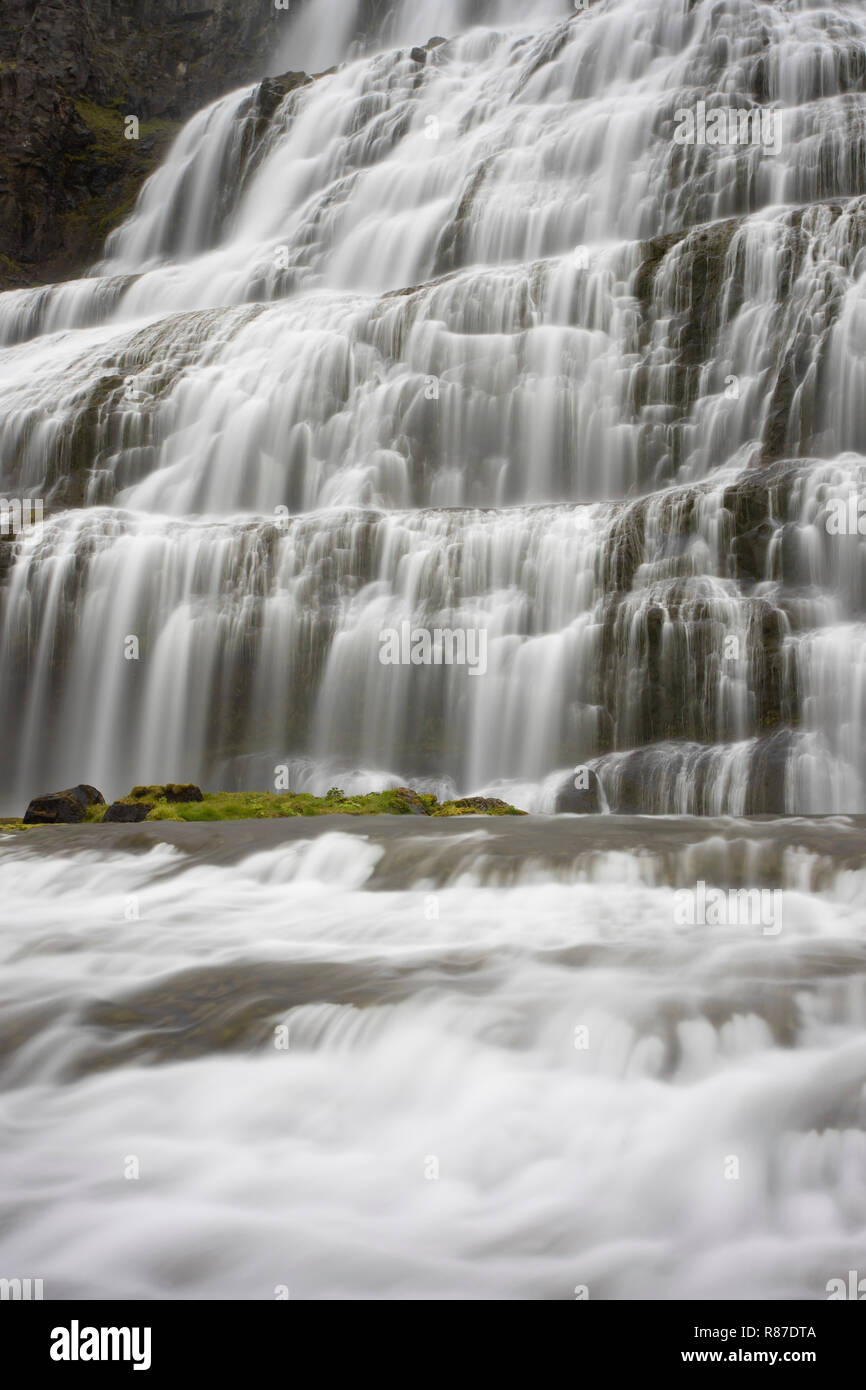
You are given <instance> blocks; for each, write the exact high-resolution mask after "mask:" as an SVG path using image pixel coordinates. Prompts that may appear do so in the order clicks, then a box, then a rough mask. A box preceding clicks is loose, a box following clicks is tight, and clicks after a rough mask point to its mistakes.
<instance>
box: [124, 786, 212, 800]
mask: <svg viewBox="0 0 866 1390" xmlns="http://www.w3.org/2000/svg"><path fill="white" fill-rule="evenodd" d="M129 795H130V798H131V799H133V800H135V801H203V800H204V794H203V792H202V789H201V787H197V786H196V785H195V784H194V783H193V782H166V783H165V785H164V786H162V785H159V786H148V787H145V786H141V787H133V789H132V791H131V792H130V793H129Z"/></svg>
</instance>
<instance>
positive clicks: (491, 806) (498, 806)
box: [431, 796, 528, 816]
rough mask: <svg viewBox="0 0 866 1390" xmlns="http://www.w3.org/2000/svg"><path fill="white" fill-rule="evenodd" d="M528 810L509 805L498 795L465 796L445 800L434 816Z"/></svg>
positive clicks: (514, 813)
mask: <svg viewBox="0 0 866 1390" xmlns="http://www.w3.org/2000/svg"><path fill="white" fill-rule="evenodd" d="M527 814H528V812H526V811H519V810H518V809H517V807H516V806H509V804H508V802H507V801H502V800H500V798H499V797H498V796H464V797H460V798H459V799H458V800H457V801H443V803H442V805H441V806H438V807H437V808H436V810H435V811H432V812H431V815H434V816H525V815H527Z"/></svg>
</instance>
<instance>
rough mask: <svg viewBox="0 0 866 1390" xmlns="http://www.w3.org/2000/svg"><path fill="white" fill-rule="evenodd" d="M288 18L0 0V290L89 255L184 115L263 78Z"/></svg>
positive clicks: (215, 1)
mask: <svg viewBox="0 0 866 1390" xmlns="http://www.w3.org/2000/svg"><path fill="white" fill-rule="evenodd" d="M285 19H286V16H285V14H284V13H283V12H280V11H277V10H276V9H275V7H274V5H273V4H267V3H261V4H256V5H250V4H244V3H242V0H210V3H209V5H208V6H207V7H205V6H202V5H201V3H200V0H148V3H147V5H146V6H143V5H141V4H140V3H139V2H138V0H47V2H43V3H39V0H3V7H2V16H0V290H2V289H12V288H16V287H18V286H24V285H32V284H39V283H42V282H45V281H50V280H59V279H67V278H70V277H73V276H74V275H76V274H78V273H80V272H81V271H82V270H84V269H85V268H86V267H87V266H88V265H89V264H90V263H91V262H92V261H93V260H95V259H96V258H97V256H98V254H99V251H100V249H101V246H102V243H103V241H104V239H105V236H106V234H107V233H108V232H109V231H110V230H111V229H112V227H113V226H116V225H117V224H118V223H119V222H120V221H122V219H123V217H124V216H125V215H126V213H127V212H128V211H129V210H130V208H131V205H132V203H133V201H134V199H135V196H136V194H137V193H138V190H139V188H140V187H141V184H142V182H143V181H144V179H145V178H146V177H147V176H148V174H150V173H151V172H152V171H153V169H154V168H155V167H156V165H157V163H158V162H159V159H160V158H161V156H162V154H163V153H164V151H165V148H166V146H167V145H168V143H169V141H170V140H171V139H172V138H173V136H174V134H175V133H176V131H177V130H178V128H179V126H180V123H181V122H182V121H184V120H186V119H187V118H188V117H189V116H191V115H192V114H193V112H194V111H196V110H198V108H199V107H201V106H203V105H205V104H206V103H207V102H209V101H212V100H215V99H216V98H217V97H218V96H221V95H223V94H224V93H225V92H228V91H231V90H233V89H234V88H236V87H239V86H242V85H243V84H244V83H245V82H252V81H255V80H256V78H258V77H260V76H261V75H262V73H263V72H264V71H265V68H266V62H267V56H268V55H269V54H270V53H272V52H273V51H274V50H275V48H276V45H277V43H278V41H279V38H280V34H281V32H282V30H283V29H284V26H285ZM281 21H282V25H281ZM128 115H135V116H137V117H138V120H139V122H140V130H139V139H138V140H130V139H126V138H125V134H124V118H125V117H126V116H128Z"/></svg>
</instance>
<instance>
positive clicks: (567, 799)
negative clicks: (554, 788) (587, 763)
mask: <svg viewBox="0 0 866 1390" xmlns="http://www.w3.org/2000/svg"><path fill="white" fill-rule="evenodd" d="M581 773H582V775H577V776H574V777H570V778H569V779H568V781H567V782H563V784H562V786H561V787H560V788H559V790H558V792H557V793H556V805H555V810H556V814H557V815H563V814H568V813H570V814H572V815H578V816H597V815H599V814H600V813H601V811H602V809H603V807H602V799H601V783H600V782H599V780H598V776H597V775H596V773H594V772H593V770H592V768H591V767H586V768H583V769H581ZM583 782H586V786H583V785H582V783H583Z"/></svg>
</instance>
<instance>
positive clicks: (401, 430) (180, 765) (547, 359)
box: [0, 0, 866, 1370]
mask: <svg viewBox="0 0 866 1390" xmlns="http://www.w3.org/2000/svg"><path fill="white" fill-rule="evenodd" d="M193 3H194V0H190V4H193ZM39 8H40V9H42V8H45V7H39ZM121 8H123V7H121ZM206 13H209V12H206ZM237 13H238V10H237V9H236V8H235V7H234V6H231V7H229V8H227V9H226V10H221V11H220V17H221V22H222V21H224V22H225V23H227V24H229V25H230V24H231V23H232V16H234V15H236V14H237ZM124 14H125V10H124ZM183 14H184V16H185V18H186V20H187V22H189V23H192V24H195V23H197V22H198V21H199V20H200V19H201V15H200V14H199V13H198V12H197V11H194V10H189V11H186V9H185V8H183ZM226 14H228V19H227V20H226V18H225V17H226ZM268 14H269V18H270V20H273V19H274V15H273V14H272V13H271V9H270V6H269V5H268ZM283 21H284V23H283ZM44 22H45V23H48V22H50V21H44ZM124 22H127V21H126V20H124ZM128 22H129V24H130V25H134V23H135V21H134V20H133V19H131V18H130V19H129V21H128ZM276 22H277V23H278V24H283V34H282V42H281V43H280V44H278V45H275V46H274V50H273V52H272V54H271V57H270V60H269V63H268V70H267V71H264V72H262V74H261V80H260V81H258V82H256V83H255V84H253V85H250V86H247V87H243V88H241V89H239V90H236V91H230V92H227V93H225V94H224V95H223V96H222V97H221V98H220V99H219V100H217V101H214V102H213V103H212V104H211V105H209V106H208V107H206V108H205V109H203V110H200V111H198V112H197V113H196V114H195V115H194V116H193V117H192V119H190V120H189V121H188V122H187V123H186V124H185V126H184V127H183V128H182V129H180V130H179V133H178V134H177V137H176V139H175V141H174V144H173V145H172V147H171V148H170V149H169V150H168V151H167V153H166V154H165V157H164V159H163V160H162V163H161V165H160V166H159V167H158V168H157V169H156V170H155V172H153V173H152V175H151V177H150V178H149V179H148V181H147V182H146V183H145V184H144V186H143V187H142V188H141V190H140V193H139V196H138V199H137V202H136V203H135V206H134V207H133V208H132V209H131V211H130V212H129V215H128V216H127V217H126V219H125V220H124V221H123V222H122V224H121V225H119V226H117V227H116V228H115V229H114V230H113V231H112V232H111V233H110V235H109V236H108V237H107V239H106V241H105V244H104V246H103V247H102V249H101V255H100V258H99V260H98V262H97V263H96V264H94V265H93V266H92V267H90V269H89V271H88V273H86V274H84V275H82V276H81V277H80V278H78V279H75V280H70V281H69V282H67V283H63V284H57V285H47V286H40V287H37V288H30V289H17V290H15V291H10V292H7V293H4V294H0V728H2V730H3V758H2V760H0V817H2V818H3V819H2V820H0V903H2V907H3V922H2V928H0V974H2V979H3V982H4V987H3V989H2V991H0V1091H2V1102H3V1108H2V1113H3V1118H4V1121H6V1123H5V1125H4V1134H3V1140H2V1143H0V1284H2V1288H0V1297H2V1298H5V1297H6V1296H7V1293H8V1290H9V1288H11V1287H13V1286H14V1287H20V1284H21V1281H22V1280H25V1281H26V1283H27V1287H28V1290H29V1288H30V1278H29V1276H31V1275H32V1276H33V1279H35V1280H36V1282H37V1284H38V1287H39V1288H40V1290H41V1289H42V1286H43V1282H44V1286H45V1291H46V1295H45V1296H46V1298H49V1299H66V1298H68V1299H76V1300H78V1299H83V1298H84V1299H93V1300H102V1299H105V1298H106V1297H110V1298H113V1299H123V1300H130V1301H135V1300H142V1301H143V1300H148V1305H147V1309H146V1310H143V1311H141V1312H140V1313H138V1312H137V1313H136V1317H135V1319H132V1311H133V1309H132V1308H131V1309H130V1319H129V1320H130V1321H134V1322H135V1323H136V1324H138V1323H140V1324H141V1325H142V1326H144V1325H145V1324H148V1325H150V1323H152V1322H154V1323H157V1333H158V1331H159V1328H158V1310H157V1311H154V1312H153V1313H152V1312H151V1311H150V1310H151V1309H154V1307H155V1300H160V1299H171V1300H173V1299H226V1300H239V1299H243V1300H263V1301H266V1302H272V1301H274V1300H275V1299H276V1300H282V1299H283V1298H284V1297H291V1298H292V1300H296V1299H298V1298H300V1299H302V1300H303V1299H328V1300H330V1299H339V1300H343V1299H347V1300H359V1299H362V1300H364V1299H373V1300H376V1299H379V1300H391V1299H409V1300H414V1299H436V1300H438V1299H473V1300H474V1299H479V1300H481V1299H486V1300H490V1299H497V1300H513V1299H524V1300H525V1299H529V1300H551V1301H572V1300H574V1299H578V1300H582V1299H583V1297H585V1296H586V1297H589V1298H591V1299H592V1300H604V1299H618V1300H630V1299H640V1300H655V1302H654V1303H653V1308H654V1310H657V1309H658V1307H659V1301H661V1300H689V1301H690V1300H710V1299H725V1300H731V1301H732V1302H737V1303H738V1306H743V1305H742V1304H741V1303H739V1301H740V1300H748V1299H760V1300H774V1301H777V1302H778V1301H786V1300H791V1301H793V1300H797V1301H798V1303H799V1301H801V1300H802V1301H806V1300H808V1301H810V1313H809V1317H808V1318H806V1316H805V1314H803V1315H801V1314H800V1313H797V1314H796V1319H797V1322H796V1325H794V1319H793V1318H789V1317H788V1315H787V1314H786V1315H785V1317H784V1319H783V1320H781V1321H782V1323H783V1325H782V1326H781V1327H779V1326H777V1325H776V1324H777V1323H778V1322H779V1321H780V1319H777V1317H776V1314H775V1313H773V1315H772V1318H768V1319H767V1321H768V1322H772V1323H773V1324H774V1327H773V1328H771V1329H770V1331H774V1332H775V1333H779V1332H782V1333H787V1332H790V1333H791V1334H792V1337H793V1334H796V1333H798V1332H800V1331H801V1328H800V1320H801V1317H802V1323H804V1324H805V1323H809V1324H811V1323H812V1322H813V1321H816V1322H817V1315H816V1314H814V1313H813V1311H812V1308H813V1306H814V1301H816V1300H824V1299H826V1298H827V1297H828V1294H829V1295H830V1296H831V1297H833V1298H835V1297H836V1296H838V1295H836V1294H830V1290H831V1289H833V1288H838V1287H840V1286H841V1287H842V1288H843V1289H845V1290H853V1292H852V1293H851V1295H850V1296H851V1297H852V1298H856V1297H858V1293H859V1294H860V1296H861V1297H862V1290H866V1277H864V1267H863V1264H862V1260H863V1250H864V1231H866V1182H864V1173H866V1138H864V1133H866V1126H864V1114H866V1111H864V1097H866V1043H864V1024H866V985H864V982H866V971H864V959H866V955H864V941H866V906H864V904H866V893H864V890H866V7H864V5H863V3H862V0H836V3H834V4H833V5H832V7H831V6H829V5H824V4H823V3H821V0H586V3H582V0H578V3H570V0H293V4H292V6H291V8H290V9H289V10H288V11H285V12H284V11H282V10H279V12H278V16H277V20H276ZM221 32H225V29H222V30H221ZM10 33H11V31H10ZM4 51H5V50H4ZM8 67H9V64H7V63H5V62H3V63H0V68H8ZM248 71H249V69H245V72H248ZM3 77H4V80H5V79H6V73H5V72H4V73H3ZM207 90H208V91H209V92H210V91H212V90H217V89H216V88H211V87H208V88H207ZM578 774H580V775H578ZM81 782H86V783H89V784H95V785H96V786H97V787H98V788H99V789H100V790H101V792H102V793H103V794H104V795H105V796H106V798H107V799H114V798H115V797H127V796H128V793H129V792H130V790H131V788H132V787H133V786H134V785H135V784H142V783H143V784H154V783H169V782H175V783H176V782H195V783H198V784H200V786H201V787H203V788H204V791H205V793H211V792H217V791H221V792H233V791H237V790H245V791H250V792H253V791H266V790H267V791H271V790H280V791H284V790H287V789H290V790H291V791H292V792H294V793H303V792H311V793H315V794H323V793H330V794H329V796H328V799H327V803H326V806H325V807H324V809H325V810H327V812H328V814H321V815H319V814H317V812H318V811H321V810H322V809H323V808H322V806H320V805H311V804H310V803H301V804H302V805H304V806H305V809H306V810H309V811H310V812H311V813H310V814H306V813H304V814H302V813H300V812H298V813H297V814H296V813H295V810H294V808H295V806H296V805H297V804H298V802H296V801H295V800H294V799H293V798H285V799H282V798H281V799H280V800H279V801H278V802H277V801H276V798H267V808H268V810H270V809H273V808H276V809H277V811H278V815H276V814H275V815H273V816H269V815H268V814H267V812H266V810H265V800H266V799H265V798H258V797H252V796H250V797H245V798H243V805H242V807H239V806H238V804H237V802H235V803H234V804H231V803H232V800H233V799H232V798H230V797H223V798H213V797H211V796H209V795H205V796H204V797H202V798H201V800H199V801H196V802H195V803H186V804H180V803H177V802H175V803H173V804H172V805H169V803H168V802H166V801H162V800H160V802H159V803H158V805H157V806H156V807H154V808H152V810H151V813H150V816H149V818H148V819H146V820H144V821H142V822H140V823H135V824H115V823H112V821H113V819H114V818H113V817H112V820H111V821H107V822H101V823H100V824H91V823H87V824H80V825H79V824H76V825H64V826H45V827H41V826H25V827H24V828H21V827H18V826H11V825H9V824H6V821H5V818H6V816H7V814H8V816H10V817H11V816H16V817H17V816H19V815H21V813H22V812H23V811H24V809H25V807H26V805H27V803H28V801H29V800H30V799H31V798H32V797H34V796H37V795H39V794H42V793H46V792H49V791H51V790H56V789H59V788H63V787H66V786H69V787H73V786H74V785H75V784H78V783H81ZM406 786H410V787H413V788H414V789H415V790H416V791H417V792H420V793H434V794H435V795H436V796H437V797H439V798H441V799H446V798H453V797H461V796H463V795H469V794H472V793H480V794H486V795H490V796H495V797H502V798H503V799H505V800H507V801H508V802H509V803H511V808H509V809H513V808H519V809H520V810H525V811H527V812H529V813H531V814H528V815H511V814H507V815H501V816H494V815H485V816H484V817H481V816H479V815H476V814H474V813H472V812H473V811H474V810H475V809H476V808H474V807H471V806H470V807H469V808H466V807H465V806H464V807H458V808H454V807H450V808H447V812H446V814H443V815H424V814H423V807H424V806H425V804H432V803H422V802H421V801H420V798H419V797H417V796H416V797H414V798H412V797H411V795H408V794H407V795H405V796H404V795H401V796H400V797H393V798H388V799H387V800H386V802H385V804H386V805H387V806H388V808H389V809H395V808H396V807H397V806H398V805H399V806H400V807H401V809H404V810H407V811H408V810H410V809H412V808H413V806H414V809H415V810H416V811H417V810H419V808H420V810H421V812H422V813H420V814H418V815H417V816H416V815H410V814H406V815H398V814H393V815H390V814H382V815H377V816H372V815H370V816H367V815H355V814H354V812H355V811H358V810H359V808H358V806H357V804H356V803H353V802H351V801H347V799H346V798H345V797H342V798H340V796H339V789H342V790H343V791H344V792H346V793H349V794H352V793H362V792H372V791H379V792H381V791H384V790H386V789H389V788H395V787H406ZM176 790H177V789H174V791H176ZM189 790H190V789H187V792H189ZM174 791H172V795H173V794H174ZM146 794H147V795H150V792H148V793H146ZM582 796H585V798H586V799H585V800H584V799H581V797H582ZM590 803H591V804H590ZM146 804H147V803H144V802H141V803H139V805H138V806H136V807H135V808H130V809H131V811H134V812H139V811H140V812H142V814H143V813H144V812H143V810H142V807H143V806H144V805H146ZM227 804H228V810H227V814H228V816H232V815H234V814H235V813H237V812H239V811H240V810H242V811H244V812H247V813H249V814H248V818H247V819H225V820H223V819H221V818H220V811H221V810H224V809H226V806H227ZM379 804H380V805H381V804H382V803H379ZM118 809H119V808H118ZM440 809H441V808H440ZM488 809H489V808H488ZM454 810H467V815H466V816H465V817H458V816H457V815H453V816H452V814H451V812H452V811H454ZM126 811H127V808H124V810H123V814H124V816H126ZM163 812H166V813H167V816H168V817H169V818H167V819H165V820H162V819H159V816H160V815H161V814H162V813H163ZM313 812H316V813H313ZM590 812H592V813H590ZM187 813H189V814H190V815H191V816H193V817H196V818H198V819H197V823H192V822H188V821H185V820H183V819H182V816H183V815H185V814H187ZM332 813H333V814H332ZM253 816H255V817H256V818H253ZM259 816H261V819H259V818H258V817H259ZM210 821H215V822H218V823H209V822H210ZM708 902H711V905H712V908H713V912H712V913H709V912H708V911H707V903H708ZM714 914H715V915H714ZM19 1276H20V1278H19ZM13 1296H14V1295H13ZM689 1306H691V1304H689ZM52 1316H53V1315H52ZM57 1316H58V1318H59V1317H60V1314H58V1315H57ZM64 1316H65V1315H64ZM100 1316H101V1315H100ZM197 1316H198V1315H197ZM678 1316H679V1314H678ZM686 1316H690V1317H694V1318H695V1320H697V1319H698V1317H700V1321H701V1323H702V1324H703V1323H704V1322H705V1321H708V1320H706V1319H704V1316H703V1314H700V1315H698V1314H693V1315H689V1314H688V1313H687V1312H686V1313H683V1315H682V1316H680V1317H679V1323H680V1324H682V1322H683V1320H684V1318H685V1317H686ZM712 1316H713V1323H714V1325H715V1324H716V1322H717V1321H718V1320H717V1319H716V1318H715V1313H713V1315H712ZM629 1317H630V1324H629V1325H631V1315H629ZM653 1319H654V1323H653V1330H652V1338H653V1345H654V1347H656V1343H657V1342H658V1314H657V1312H656V1311H654V1312H653ZM746 1319H747V1320H748V1326H747V1327H746V1328H745V1329H744V1334H743V1335H744V1336H745V1333H746V1332H750V1331H751V1330H752V1324H754V1325H755V1327H757V1324H758V1321H759V1319H758V1317H757V1314H754V1313H751V1312H750V1313H749V1314H748V1315H747V1314H746V1313H743V1314H742V1315H740V1314H737V1315H736V1316H735V1315H734V1314H732V1313H729V1312H725V1313H724V1326H725V1327H726V1328H727V1326H728V1325H729V1324H730V1326H732V1327H733V1326H734V1324H736V1325H737V1326H740V1327H742V1326H743V1322H744V1320H746ZM126 1320H127V1318H126V1314H124V1315H123V1318H122V1319H121V1318H120V1317H118V1318H115V1316H114V1314H112V1322H125V1321H126ZM270 1323H271V1324H272V1323H273V1319H270ZM281 1325H282V1324H281ZM581 1325H582V1327H583V1328H585V1326H586V1324H585V1322H584V1323H582V1324H581ZM75 1326H76V1328H77V1326H78V1324H77V1322H76V1324H75ZM204 1327H205V1324H204V1323H201V1328H199V1331H201V1329H202V1328H204ZM762 1327H763V1322H762ZM834 1328H835V1329H836V1330H835V1331H834V1332H833V1334H832V1336H831V1337H830V1338H829V1339H825V1341H824V1342H821V1343H819V1348H820V1349H819V1351H818V1353H817V1355H818V1356H819V1357H820V1358H822V1363H823V1358H824V1357H825V1352H826V1348H827V1346H828V1345H832V1346H835V1345H836V1344H837V1343H838V1323H834ZM103 1330H104V1331H105V1329H103ZM112 1330H114V1329H112ZM687 1330H688V1331H689V1334H691V1329H690V1328H689V1329H687ZM194 1331H195V1329H194ZM681 1331H682V1328H681V1326H679V1327H678V1330H677V1337H678V1338H679V1337H680V1332H681ZM802 1332H803V1336H802V1337H801V1340H800V1341H797V1342H796V1343H795V1345H794V1354H795V1355H796V1354H798V1353H799V1351H800V1347H801V1345H802V1344H803V1343H805V1328H803V1329H802ZM197 1335H198V1334H197V1333H196V1336H193V1337H192V1338H191V1339H187V1340H188V1341H189V1342H190V1345H192V1344H193V1343H195V1342H196V1337H197ZM226 1336H229V1334H228V1333H227V1334H226ZM202 1338H204V1339H205V1340H206V1335H205V1333H204V1332H202V1337H199V1338H198V1341H199V1342H201V1341H202ZM690 1340H691V1336H690V1335H689V1338H688V1339H687V1338H686V1337H685V1335H683V1337H682V1341H681V1343H679V1342H678V1344H677V1345H676V1347H675V1349H673V1351H672V1354H673V1355H674V1356H676V1355H677V1354H678V1353H679V1351H680V1345H686V1344H687V1342H688V1341H690ZM756 1340H758V1337H757V1332H756ZM158 1341H159V1338H158V1336H157V1338H155V1339H154V1345H155V1346H156V1345H157V1343H158ZM217 1344H218V1345H219V1346H220V1347H221V1346H222V1339H221V1337H219V1338H217V1339H216V1342H215V1345H217ZM163 1345H164V1344H163ZM635 1345H636V1346H637V1345H639V1339H636V1340H635ZM745 1345H747V1346H753V1345H754V1344H753V1343H751V1342H746V1343H745ZM765 1345H766V1346H772V1347H773V1348H774V1352H773V1354H774V1355H775V1354H776V1353H777V1352H778V1350H779V1348H780V1347H781V1348H782V1349H783V1354H785V1355H787V1354H788V1353H787V1351H786V1350H785V1349H786V1348H787V1347H788V1345H789V1339H786V1340H785V1341H784V1342H783V1341H782V1339H781V1337H780V1338H779V1341H778V1342H771V1341H770V1340H769V1334H768V1340H767V1342H766V1343H765ZM806 1345H807V1347H808V1348H809V1349H810V1350H811V1348H812V1347H813V1346H814V1343H811V1344H810V1343H806ZM656 1350H658V1348H657V1347H656ZM155 1364H156V1363H155ZM772 1364H775V1361H774V1362H773V1363H772ZM825 1370H826V1365H825Z"/></svg>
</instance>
